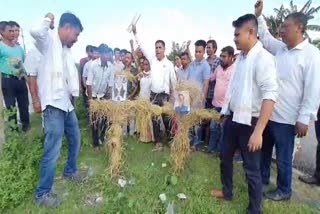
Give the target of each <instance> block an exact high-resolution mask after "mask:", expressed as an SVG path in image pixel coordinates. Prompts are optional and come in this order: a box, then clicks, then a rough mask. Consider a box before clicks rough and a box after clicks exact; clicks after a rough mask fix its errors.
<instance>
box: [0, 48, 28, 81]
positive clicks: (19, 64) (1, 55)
mask: <svg viewBox="0 0 320 214" xmlns="http://www.w3.org/2000/svg"><path fill="white" fill-rule="evenodd" d="M24 57H25V56H24V51H23V49H22V47H21V46H20V45H14V46H13V47H11V46H8V45H6V44H5V43H3V42H0V71H1V73H3V74H7V75H13V76H16V77H22V76H23V75H24V74H25V73H26V71H25V69H24V66H23V62H24Z"/></svg>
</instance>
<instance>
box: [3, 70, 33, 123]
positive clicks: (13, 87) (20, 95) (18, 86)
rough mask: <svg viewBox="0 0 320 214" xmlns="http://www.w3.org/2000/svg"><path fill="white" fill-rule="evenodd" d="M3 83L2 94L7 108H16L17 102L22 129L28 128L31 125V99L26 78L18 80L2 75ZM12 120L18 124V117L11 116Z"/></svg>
mask: <svg viewBox="0 0 320 214" xmlns="http://www.w3.org/2000/svg"><path fill="white" fill-rule="evenodd" d="M1 81H2V94H3V99H4V102H5V105H6V108H7V109H12V108H14V107H16V102H17V103H18V110H19V113H20V120H21V123H22V127H28V126H29V125H30V119H29V97H28V88H27V83H26V80H25V78H22V79H18V78H17V77H14V76H10V75H5V74H2V75H1ZM1 102H2V101H1ZM11 120H14V121H15V123H17V115H16V114H14V115H11V116H10V117H9V121H11Z"/></svg>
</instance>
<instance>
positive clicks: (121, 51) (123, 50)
mask: <svg viewBox="0 0 320 214" xmlns="http://www.w3.org/2000/svg"><path fill="white" fill-rule="evenodd" d="M127 52H128V51H127V50H126V49H121V50H120V54H126V53H127Z"/></svg>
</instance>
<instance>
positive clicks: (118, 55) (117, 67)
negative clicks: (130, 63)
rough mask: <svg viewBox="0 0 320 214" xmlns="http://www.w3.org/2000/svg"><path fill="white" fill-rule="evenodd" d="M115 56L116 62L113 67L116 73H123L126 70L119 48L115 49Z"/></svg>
mask: <svg viewBox="0 0 320 214" xmlns="http://www.w3.org/2000/svg"><path fill="white" fill-rule="evenodd" d="M113 55H114V61H113V67H114V70H115V71H122V69H123V68H124V64H123V63H122V61H121V53H120V49H119V48H115V49H114V50H113Z"/></svg>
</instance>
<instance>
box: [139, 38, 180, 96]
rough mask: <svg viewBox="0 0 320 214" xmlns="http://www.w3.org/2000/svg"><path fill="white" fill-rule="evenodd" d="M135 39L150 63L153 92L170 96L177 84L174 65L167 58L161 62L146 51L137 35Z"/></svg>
mask: <svg viewBox="0 0 320 214" xmlns="http://www.w3.org/2000/svg"><path fill="white" fill-rule="evenodd" d="M135 39H136V42H137V44H138V45H139V47H140V49H141V51H142V52H143V54H144V55H145V56H146V58H147V59H148V60H149V62H150V66H151V73H150V75H151V91H152V92H154V93H162V92H164V93H166V94H170V92H171V91H172V90H173V89H174V88H175V86H176V84H177V78H176V72H175V70H174V65H173V63H172V62H171V61H169V60H168V59H167V57H164V58H163V59H162V60H161V61H159V60H158V59H157V58H156V57H155V56H152V55H151V54H149V53H148V52H147V51H146V49H145V48H144V46H143V44H142V43H141V42H140V41H139V38H138V36H137V35H136V36H135Z"/></svg>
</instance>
